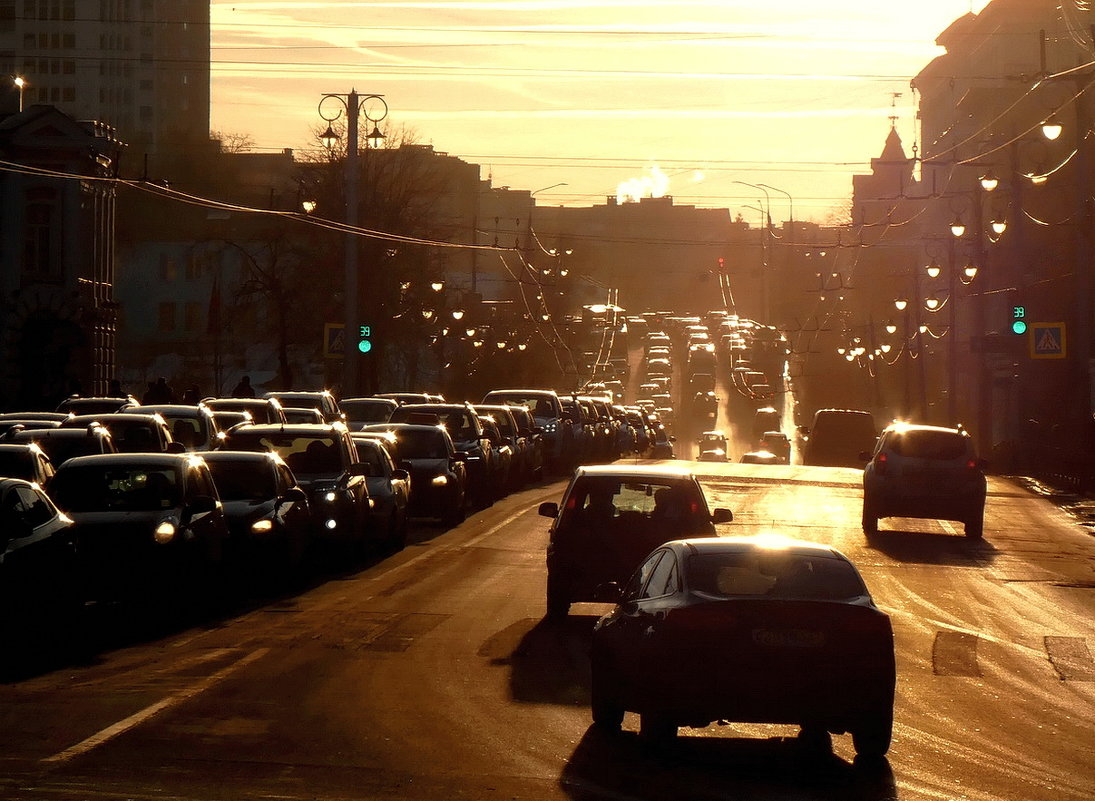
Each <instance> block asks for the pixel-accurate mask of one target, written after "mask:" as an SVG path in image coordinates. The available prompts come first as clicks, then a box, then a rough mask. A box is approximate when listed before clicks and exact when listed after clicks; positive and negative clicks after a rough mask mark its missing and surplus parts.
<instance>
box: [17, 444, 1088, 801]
mask: <svg viewBox="0 0 1095 801" xmlns="http://www.w3.org/2000/svg"><path fill="white" fill-rule="evenodd" d="M694 467H695V469H697V471H698V472H700V474H701V480H702V483H703V484H704V487H705V489H706V490H707V493H708V499H709V502H710V504H711V506H712V507H715V506H726V507H729V508H731V509H732V510H733V511H734V515H735V519H734V522H733V523H731V524H728V525H725V526H720V533H721V534H722V535H723V536H731V535H756V534H765V533H776V534H785V535H789V536H792V537H798V538H802V539H807V540H812V541H816V542H820V543H827V544H831V545H833V546H835V547H836V548H837V549H839V550H841V551H843V552H844V553H845V554H846V555H848V556H849V558H851V560H852V561H853V562H854V563H855V564H856V565H857V566H858V567H859V569H860V571H861V572H862V573H863V576H864V578H865V580H866V582H867V585H868V587H869V588H870V590H871V592H872V594H873V595H874V598H875V601H876V603H877V604H878V605H879V606H880V607H881V608H882V609H883V610H884V611H885V612H887V613H888V614H889V615H890V616H891V618H892V621H893V625H894V631H895V635H896V645H897V668H898V695H897V701H896V709H895V717H896V723H895V727H894V741H893V745H892V747H891V749H890V752H889V755H888V761H884V762H883V763H882V764H869V763H867V764H863V763H858V762H856V761H854V760H853V749H852V745H851V738H850V737H847V736H834V737H833V749H832V754H831V755H829V754H825V753H821V754H819V753H817V752H816V751H811V750H810V749H808V748H806V747H805V746H804V745H803V744H802V743H800V742H797V741H796V739H795V735H796V734H797V729H795V728H794V727H781V726H760V725H737V724H731V725H725V726H711V727H708V728H706V729H699V730H697V729H682V730H681V735H680V737H679V739H678V740H677V741H676V743H674V744H673V745H672V746H671V747H670V748H668V749H667V750H664V751H660V752H657V753H650V752H649V751H648V750H645V749H644V748H643V747H642V746H641V745H640V743H639V740H638V737H637V736H636V731H637V719H636V717H635V716H633V715H630V714H629V715H628V716H627V717H626V719H625V721H624V731H623V734H622V735H620V736H618V737H612V736H609V735H605V734H602V733H599V732H596V731H594V730H592V729H591V728H590V713H589V662H588V644H589V637H590V631H591V628H592V626H593V623H594V622H595V620H596V616H597V615H598V614H600V613H602V612H603V611H605V610H606V609H607V608H608V607H606V606H603V605H594V604H576V605H575V607H574V609H573V610H572V614H571V616H570V618H569V619H568V620H567V621H566V622H565V623H562V624H548V623H546V622H544V621H543V620H542V616H543V612H544V579H545V568H544V548H545V545H546V540H547V528H548V523H549V521H548V520H546V519H545V518H543V517H540V516H538V515H537V513H536V507H537V505H538V504H539V503H540V502H541V501H547V500H554V501H557V500H558V499H559V497H560V495H561V492H562V488H563V484H562V483H561V482H556V483H552V484H544V485H541V486H538V487H536V488H533V489H528V490H525V491H523V492H520V493H517V494H514V495H511V496H509V497H508V498H506V499H504V500H502V501H500V502H498V503H496V504H495V505H494V506H492V507H490V508H488V509H486V510H484V511H481V512H479V513H477V514H476V515H474V516H473V517H470V518H469V519H468V520H467V521H466V522H465V523H463V524H462V525H460V526H458V527H456V528H454V529H451V530H448V531H442V530H441V529H438V528H432V527H429V526H426V525H418V526H416V527H415V528H414V529H412V537H411V544H410V545H409V546H408V547H407V548H406V550H405V551H403V552H401V553H399V554H396V555H394V556H392V557H389V558H387V559H385V560H383V561H377V562H376V563H374V564H371V565H370V566H368V567H366V568H364V569H362V570H361V571H360V572H357V573H352V574H347V575H339V576H334V577H331V578H329V579H328V580H327V581H325V582H323V583H317V585H316V586H314V587H311V588H310V589H306V590H304V591H302V592H300V593H299V594H287V595H285V596H283V597H278V598H275V599H266V600H262V601H252V602H250V603H245V604H240V605H239V606H237V607H236V608H234V609H233V611H232V612H231V613H229V614H227V615H226V616H224V617H223V618H221V619H203V620H201V621H199V622H198V623H197V624H188V625H183V626H178V627H174V628H171V629H168V630H167V631H162V630H161V631H159V632H157V633H153V634H149V633H148V632H147V630H136V627H135V624H134V626H133V627H132V628H127V626H128V625H129V624H127V623H125V622H122V621H125V620H126V617H125V616H124V615H119V616H118V618H117V619H116V620H114V621H113V622H112V623H110V624H109V625H107V624H105V623H101V622H100V626H101V627H103V630H101V631H98V632H97V633H96V637H97V638H98V640H97V642H93V645H98V646H99V647H98V648H97V653H95V655H94V656H93V657H91V658H89V659H88V660H87V661H86V663H83V664H68V665H64V666H61V667H58V668H57V669H55V670H51V671H48V672H43V673H41V674H39V675H34V676H30V677H27V678H24V679H22V680H19V681H12V682H9V683H7V684H4V685H0V763H2V768H0V796H2V797H3V798H6V799H23V798H34V799H44V798H49V799H88V798H98V799H122V798H125V799H153V798H155V799H166V798H172V799H202V800H206V799H208V800H212V799H218V801H219V800H220V799H258V798H279V799H290V800H291V801H298V800H300V801H303V799H320V798H322V799H423V800H425V799H441V798H445V799H477V800H479V801H481V800H482V799H494V798H496V799H583V800H584V799H612V800H613V801H628V800H629V799H636V800H638V799H659V800H664V801H677V800H678V799H743V798H748V799H773V800H774V799H799V798H802V799H807V798H808V799H832V801H847V800H848V799H864V800H868V799H871V800H873V799H878V800H879V801H881V800H882V799H902V801H920V800H921V799H924V800H927V799H933V800H934V799H958V798H962V799H973V801H990V800H991V801H1000V800H1001V799H1008V800H1011V801H1051V800H1052V801H1069V800H1071V799H1091V798H1093V797H1095V795H1093V790H1092V776H1093V775H1095V751H1093V749H1092V732H1093V731H1095V661H1093V659H1092V648H1093V645H1092V644H1093V643H1095V539H1093V538H1092V537H1091V536H1090V534H1089V533H1088V532H1086V531H1085V530H1084V529H1082V528H1081V527H1080V526H1078V525H1077V524H1076V523H1075V522H1074V521H1072V520H1071V519H1070V518H1068V517H1067V516H1066V515H1065V514H1064V513H1063V512H1062V511H1060V510H1058V509H1057V508H1056V507H1054V506H1053V505H1051V504H1049V503H1048V502H1047V501H1045V500H1043V499H1040V498H1038V497H1036V496H1034V495H1031V494H1029V493H1027V492H1026V491H1025V490H1023V489H1021V488H1019V487H1018V486H1017V485H1015V484H1013V483H1010V482H1009V481H1007V480H1003V479H1000V478H997V477H990V479H989V498H988V503H987V507H986V513H985V538H984V540H980V541H976V540H971V539H968V538H966V537H965V536H963V534H962V527H961V525H960V524H952V523H948V522H945V521H938V520H899V519H886V520H884V521H883V523H882V527H881V528H882V531H881V532H880V534H879V535H878V536H877V538H872V541H871V542H867V541H865V538H864V535H863V533H862V531H861V529H860V510H861V504H862V500H861V499H862V493H861V489H860V483H859V482H860V476H861V471H859V470H853V469H843V468H820V467H803V466H799V465H792V466H786V467H760V466H752V465H737V464H726V465H721V464H720V465H710V464H696V465H694ZM105 629H109V631H106V630H105ZM711 669H712V670H717V669H718V666H717V665H712V666H711Z"/></svg>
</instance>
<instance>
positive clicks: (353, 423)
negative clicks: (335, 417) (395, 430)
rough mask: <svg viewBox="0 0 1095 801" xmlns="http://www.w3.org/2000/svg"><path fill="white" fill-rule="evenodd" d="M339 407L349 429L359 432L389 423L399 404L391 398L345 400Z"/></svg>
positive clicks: (340, 402) (341, 401)
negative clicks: (379, 424)
mask: <svg viewBox="0 0 1095 801" xmlns="http://www.w3.org/2000/svg"><path fill="white" fill-rule="evenodd" d="M422 402H423V403H425V402H426V401H422ZM338 405H339V407H340V408H341V409H342V413H343V414H345V415H346V425H347V427H349V429H350V430H351V431H357V430H360V429H361V428H362V427H364V426H369V425H373V424H375V423H386V422H388V418H390V417H391V416H392V412H393V411H395V409H396V407H397V406H399V402H398V401H395V400H393V399H391V398H343V399H342V400H340V401H339V402H338Z"/></svg>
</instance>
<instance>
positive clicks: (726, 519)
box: [711, 507, 734, 523]
mask: <svg viewBox="0 0 1095 801" xmlns="http://www.w3.org/2000/svg"><path fill="white" fill-rule="evenodd" d="M733 520H734V513H733V512H731V511H730V510H729V509H723V508H722V507H718V508H716V509H715V511H714V512H712V513H711V522H712V523H732V522H733Z"/></svg>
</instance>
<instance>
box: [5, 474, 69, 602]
mask: <svg viewBox="0 0 1095 801" xmlns="http://www.w3.org/2000/svg"><path fill="white" fill-rule="evenodd" d="M72 532H73V528H72V523H71V522H70V521H69V520H68V519H67V518H65V517H62V516H61V515H60V513H59V512H58V510H57V508H56V507H55V506H54V505H53V503H52V502H51V501H50V500H49V499H48V498H47V497H46V495H45V493H43V492H42V491H41V490H39V489H37V488H35V487H31V486H29V485H25V484H16V485H11V486H9V487H8V488H7V491H6V492H5V493H4V495H3V498H0V554H2V555H3V562H2V575H3V579H2V585H0V586H2V592H3V599H4V600H3V606H4V614H12V615H16V616H21V615H27V616H29V617H33V616H36V615H37V614H38V613H41V612H44V611H45V608H44V607H46V606H51V605H56V603H57V602H59V601H62V600H63V599H64V598H66V597H73V596H74V595H75V594H76V590H77V588H76V570H75V565H76V551H75V537H74V535H73V533H72ZM13 622H19V621H13Z"/></svg>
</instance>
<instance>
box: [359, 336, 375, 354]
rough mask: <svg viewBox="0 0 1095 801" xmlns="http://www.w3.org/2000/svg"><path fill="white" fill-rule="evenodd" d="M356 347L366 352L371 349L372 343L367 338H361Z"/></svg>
mask: <svg viewBox="0 0 1095 801" xmlns="http://www.w3.org/2000/svg"><path fill="white" fill-rule="evenodd" d="M357 349H358V350H359V351H361V352H362V353H368V352H369V351H371V350H372V349H373V343H372V342H370V341H369V340H367V339H363V340H361V341H360V342H358V343H357Z"/></svg>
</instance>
